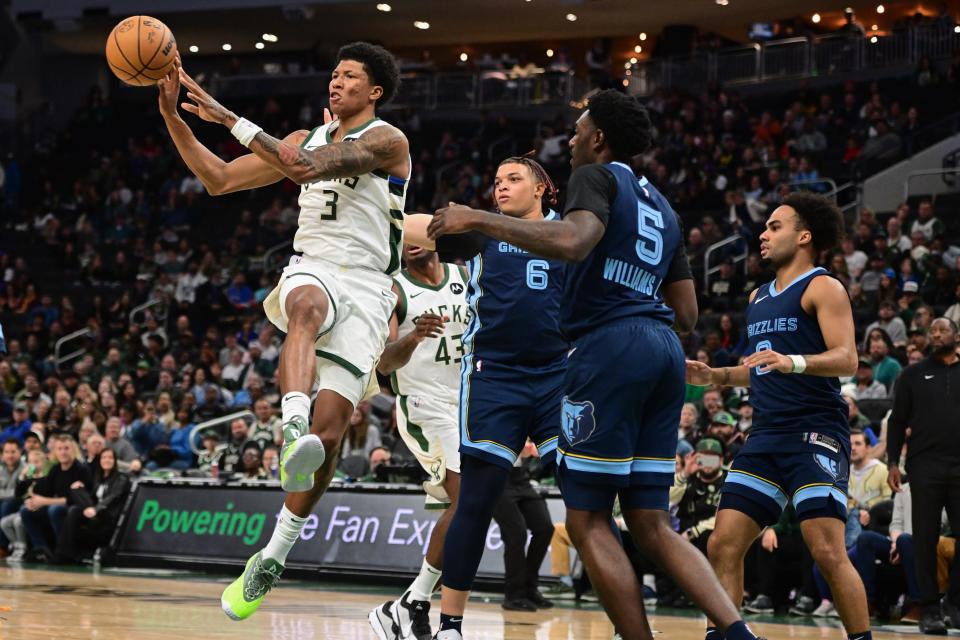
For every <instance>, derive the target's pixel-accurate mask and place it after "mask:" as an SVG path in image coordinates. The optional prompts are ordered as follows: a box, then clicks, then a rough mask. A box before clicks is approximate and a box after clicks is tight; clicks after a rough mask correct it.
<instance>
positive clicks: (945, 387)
mask: <svg viewBox="0 0 960 640" xmlns="http://www.w3.org/2000/svg"><path fill="white" fill-rule="evenodd" d="M930 345H931V347H932V349H933V352H932V353H931V355H930V356H929V357H927V358H926V359H924V360H922V361H920V362H918V363H916V364H914V365H911V366H909V367H907V368H906V369H904V370H903V373H901V374H900V379H899V380H897V383H896V389H895V393H894V398H893V413H892V414H891V415H890V420H889V421H888V429H889V433H888V434H887V444H888V447H887V455H888V457H889V461H890V469H889V476H888V477H887V482H889V483H890V487H891V488H892V489H893V490H894V491H900V483H901V477H900V468H899V464H900V454H901V451H902V449H903V444H904V440H905V438H906V432H907V429H909V430H910V439H909V442H908V443H907V461H906V472H907V476H908V478H909V481H910V494H911V495H912V496H913V514H912V515H913V518H912V519H913V540H914V544H915V546H916V554H917V555H916V557H917V561H916V571H917V584H918V585H919V587H920V599H921V603H920V604H921V606H922V608H923V609H922V613H921V616H920V631H921V633H929V634H936V635H946V634H947V629H946V626H945V625H944V622H943V616H944V614H946V615H947V617H948V618H949V619H950V622H951V625H952V626H960V607H958V605H960V564H958V562H957V561H956V560H955V561H954V563H953V568H952V570H951V572H950V587H949V588H948V590H947V597H946V598H945V599H944V603H943V611H942V612H941V609H940V606H939V603H938V598H939V590H938V589H937V541H938V539H939V536H940V517H941V515H940V514H941V513H942V512H943V509H944V508H946V510H947V515H948V516H949V518H950V529H951V530H952V531H953V533H954V534H957V533H960V356H958V355H957V348H958V346H960V345H958V342H957V325H956V323H954V322H953V321H952V320H950V319H948V318H937V319H936V320H934V321H933V323H932V324H931V325H930ZM957 558H960V554H958V555H957Z"/></svg>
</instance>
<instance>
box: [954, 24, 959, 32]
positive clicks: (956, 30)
mask: <svg viewBox="0 0 960 640" xmlns="http://www.w3.org/2000/svg"><path fill="white" fill-rule="evenodd" d="M953 32H954V33H960V24H958V25H957V26H955V27H954V28H953Z"/></svg>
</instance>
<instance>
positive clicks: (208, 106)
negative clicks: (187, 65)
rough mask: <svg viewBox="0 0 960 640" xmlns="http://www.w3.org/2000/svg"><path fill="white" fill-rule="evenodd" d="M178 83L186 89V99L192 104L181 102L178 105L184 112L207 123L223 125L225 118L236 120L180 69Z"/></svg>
mask: <svg viewBox="0 0 960 640" xmlns="http://www.w3.org/2000/svg"><path fill="white" fill-rule="evenodd" d="M178 72H179V77H180V83H181V84H183V86H184V87H186V89H187V98H188V99H190V100H193V102H192V103H191V102H183V103H181V104H180V106H181V107H183V110H184V111H189V112H190V113H192V114H194V115H195V116H200V118H202V119H203V120H206V121H207V122H216V123H218V124H224V123H225V122H226V120H227V118H231V117H232V118H234V119H235V118H236V116H235V115H234V114H233V113H232V112H231V111H230V110H229V109H227V108H226V107H224V106H223V105H222V104H220V103H219V102H217V101H216V100H215V99H214V98H213V96H211V95H210V94H209V93H207V92H206V91H204V90H203V89H202V88H201V87H200V85H199V84H197V81H196V80H194V79H193V78H191V77H190V76H189V75H188V74H187V72H186V71H184V70H183V69H182V68H179V69H178Z"/></svg>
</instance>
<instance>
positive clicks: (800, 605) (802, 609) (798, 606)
mask: <svg viewBox="0 0 960 640" xmlns="http://www.w3.org/2000/svg"><path fill="white" fill-rule="evenodd" d="M816 609H817V603H816V602H815V601H814V599H813V598H811V597H810V596H800V597H799V598H797V601H796V603H794V605H793V606H792V607H790V614H791V615H795V616H809V615H810V614H812V613H813V612H814V611H815V610H816Z"/></svg>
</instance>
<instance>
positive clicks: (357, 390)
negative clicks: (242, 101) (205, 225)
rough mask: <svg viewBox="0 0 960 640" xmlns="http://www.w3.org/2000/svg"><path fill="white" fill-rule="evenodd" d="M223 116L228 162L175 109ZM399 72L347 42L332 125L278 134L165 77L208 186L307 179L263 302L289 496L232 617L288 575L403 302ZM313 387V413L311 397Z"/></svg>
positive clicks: (226, 605) (181, 143) (237, 586)
mask: <svg viewBox="0 0 960 640" xmlns="http://www.w3.org/2000/svg"><path fill="white" fill-rule="evenodd" d="M181 83H182V84H183V85H184V86H185V87H186V89H187V98H188V100H189V101H190V102H185V103H183V105H182V106H183V108H184V110H186V111H189V112H190V113H193V114H195V115H198V116H199V117H200V118H202V119H203V120H206V121H208V122H213V123H217V124H221V125H223V126H225V127H227V128H228V129H230V131H231V133H232V134H233V135H234V136H235V137H236V138H237V140H238V141H239V142H240V143H241V144H242V145H244V146H245V147H247V148H249V149H250V150H251V151H252V152H253V153H252V154H248V155H244V156H241V157H239V158H237V159H235V160H233V161H231V162H224V161H222V160H221V159H220V158H218V157H217V156H216V155H215V154H213V153H212V152H211V151H210V150H209V149H207V148H206V147H204V146H203V145H202V144H200V142H199V141H197V139H196V137H195V136H194V134H193V132H192V131H191V130H190V127H189V126H188V125H187V124H186V123H185V122H184V121H183V119H182V118H181V117H180V115H179V114H178V112H177V102H178V100H179V93H180V84H181ZM398 84H399V70H398V68H397V63H396V60H395V59H394V58H393V56H392V55H391V54H390V53H389V52H388V51H386V50H385V49H383V48H382V47H379V46H374V45H371V44H367V43H363V42H358V43H353V44H350V45H347V46H345V47H343V48H342V49H340V51H339V54H338V56H337V66H336V68H335V69H334V70H333V74H332V77H331V79H330V84H329V92H330V110H331V111H332V112H333V114H334V115H335V116H337V118H338V119H337V120H335V121H333V122H328V123H326V124H323V125H321V126H318V127H316V128H315V129H314V130H313V131H309V132H308V131H296V132H294V133H291V134H290V135H288V136H286V137H285V138H284V139H283V140H278V139H277V138H274V137H272V136H270V135H267V134H266V133H265V132H264V131H263V130H262V129H261V128H260V127H258V126H257V125H255V124H253V123H252V122H249V121H247V120H246V119H244V118H240V117H238V116H237V115H236V114H234V113H233V112H231V111H230V110H229V109H227V108H226V107H224V106H223V105H221V104H220V103H219V102H217V101H216V100H215V99H214V98H213V97H211V96H210V95H209V94H208V93H206V92H205V91H204V90H203V89H202V88H201V87H200V86H199V85H198V84H197V83H196V82H195V81H194V80H193V79H192V78H190V77H189V76H188V75H187V74H186V73H185V72H183V71H182V70H181V69H179V65H178V68H177V70H176V71H175V72H174V73H172V74H171V75H169V76H168V77H167V78H165V79H164V80H162V81H161V82H160V83H159V85H160V98H159V100H160V112H161V114H163V118H164V121H165V122H166V125H167V129H168V131H169V132H170V136H171V138H172V139H173V142H174V144H175V145H176V147H177V150H178V151H179V152H180V155H181V157H182V158H183V160H184V162H186V164H187V166H188V167H189V168H190V170H191V171H192V172H193V173H194V174H195V175H196V176H197V177H198V178H200V180H201V181H202V182H203V184H204V186H206V188H207V190H208V192H210V193H211V194H212V195H219V194H224V193H231V192H234V191H240V190H244V189H253V188H256V187H262V186H265V185H269V184H273V183H276V182H279V181H281V180H282V179H283V178H284V177H289V178H291V179H292V180H294V181H295V182H296V183H298V184H300V185H301V192H300V207H301V212H300V218H299V227H298V229H297V232H296V235H295V237H294V242H293V248H294V251H295V254H296V255H294V256H293V257H292V258H291V260H290V264H289V266H287V267H286V268H285V269H284V271H283V275H282V276H281V278H280V282H279V284H278V285H277V287H276V288H275V289H274V290H273V292H272V293H271V294H270V295H269V296H268V297H267V299H266V300H265V301H264V309H265V311H266V312H267V317H268V318H269V319H270V321H271V322H272V323H273V324H275V325H276V326H277V327H279V328H280V329H282V330H283V331H285V332H286V333H287V338H286V341H285V342H284V345H283V351H282V353H281V357H280V369H279V382H280V389H281V392H282V393H283V394H284V395H283V399H282V402H281V409H282V412H283V435H284V445H283V450H282V452H281V459H280V480H281V485H282V486H283V488H284V490H286V491H287V492H288V493H287V497H286V500H285V502H284V506H283V508H282V510H281V512H280V517H279V519H278V521H277V525H276V528H275V529H274V532H273V535H272V537H271V538H270V541H269V543H268V544H267V546H266V547H265V548H264V549H262V550H261V551H259V552H257V553H256V554H254V555H253V557H251V558H250V560H249V561H248V562H247V565H246V568H245V570H244V572H243V575H241V576H240V577H239V578H238V579H237V580H236V581H235V582H233V583H232V584H231V585H230V586H229V587H227V589H226V590H225V591H224V592H223V596H222V598H221V604H222V606H223V610H224V611H225V612H226V613H227V615H229V616H230V617H231V618H234V619H237V620H241V619H244V618H246V617H248V616H250V615H251V614H252V613H253V612H254V611H256V610H257V608H258V607H259V606H260V603H261V602H262V601H263V598H264V596H265V595H266V594H267V592H268V591H269V590H270V588H271V587H273V586H274V585H275V584H276V582H277V580H278V579H279V577H280V573H281V572H282V571H283V568H284V562H285V561H286V557H287V554H288V553H289V551H290V549H291V548H292V547H293V544H294V543H295V542H296V540H297V538H298V536H299V534H300V531H301V529H302V528H303V525H304V523H305V522H306V518H307V516H309V514H310V512H311V510H312V509H313V507H314V505H315V504H316V503H317V501H318V500H319V499H320V496H321V495H322V494H323V492H324V490H325V489H326V488H327V486H328V484H329V482H330V480H331V478H332V476H333V472H334V470H335V466H336V461H337V458H338V456H337V451H338V449H339V447H340V442H341V439H342V437H343V434H344V432H345V430H346V427H347V425H348V423H349V420H350V416H351V414H352V413H353V410H354V407H355V406H356V405H357V403H358V402H359V401H360V399H361V398H362V397H363V396H364V395H365V393H366V392H367V389H368V386H370V385H371V383H373V382H374V367H375V365H376V362H377V360H378V358H379V357H380V354H381V352H382V351H383V348H384V344H385V341H386V338H387V335H388V331H389V320H390V316H391V314H392V313H393V309H394V306H395V304H396V296H395V295H394V294H393V292H392V291H391V287H392V284H393V280H392V278H391V276H393V275H394V274H396V273H397V272H398V271H399V268H400V243H401V238H402V234H403V225H404V222H403V214H402V213H401V212H402V211H403V205H404V198H405V194H406V189H407V184H408V180H409V178H410V169H411V163H410V156H409V146H408V143H407V139H406V137H405V136H404V135H403V133H402V132H401V131H399V130H398V129H396V128H395V127H393V126H391V125H389V124H387V123H385V122H383V121H382V120H380V119H378V118H377V117H376V115H375V111H376V109H377V107H379V106H381V105H383V104H384V103H386V102H388V101H389V100H390V99H391V98H392V97H393V96H394V94H395V93H396V90H397V86H398ZM314 382H316V383H317V386H318V388H319V391H318V393H317V397H316V402H315V407H314V411H313V419H312V421H311V420H310V416H309V412H310V397H309V395H308V394H309V393H310V392H311V389H312V388H313V386H314Z"/></svg>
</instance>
